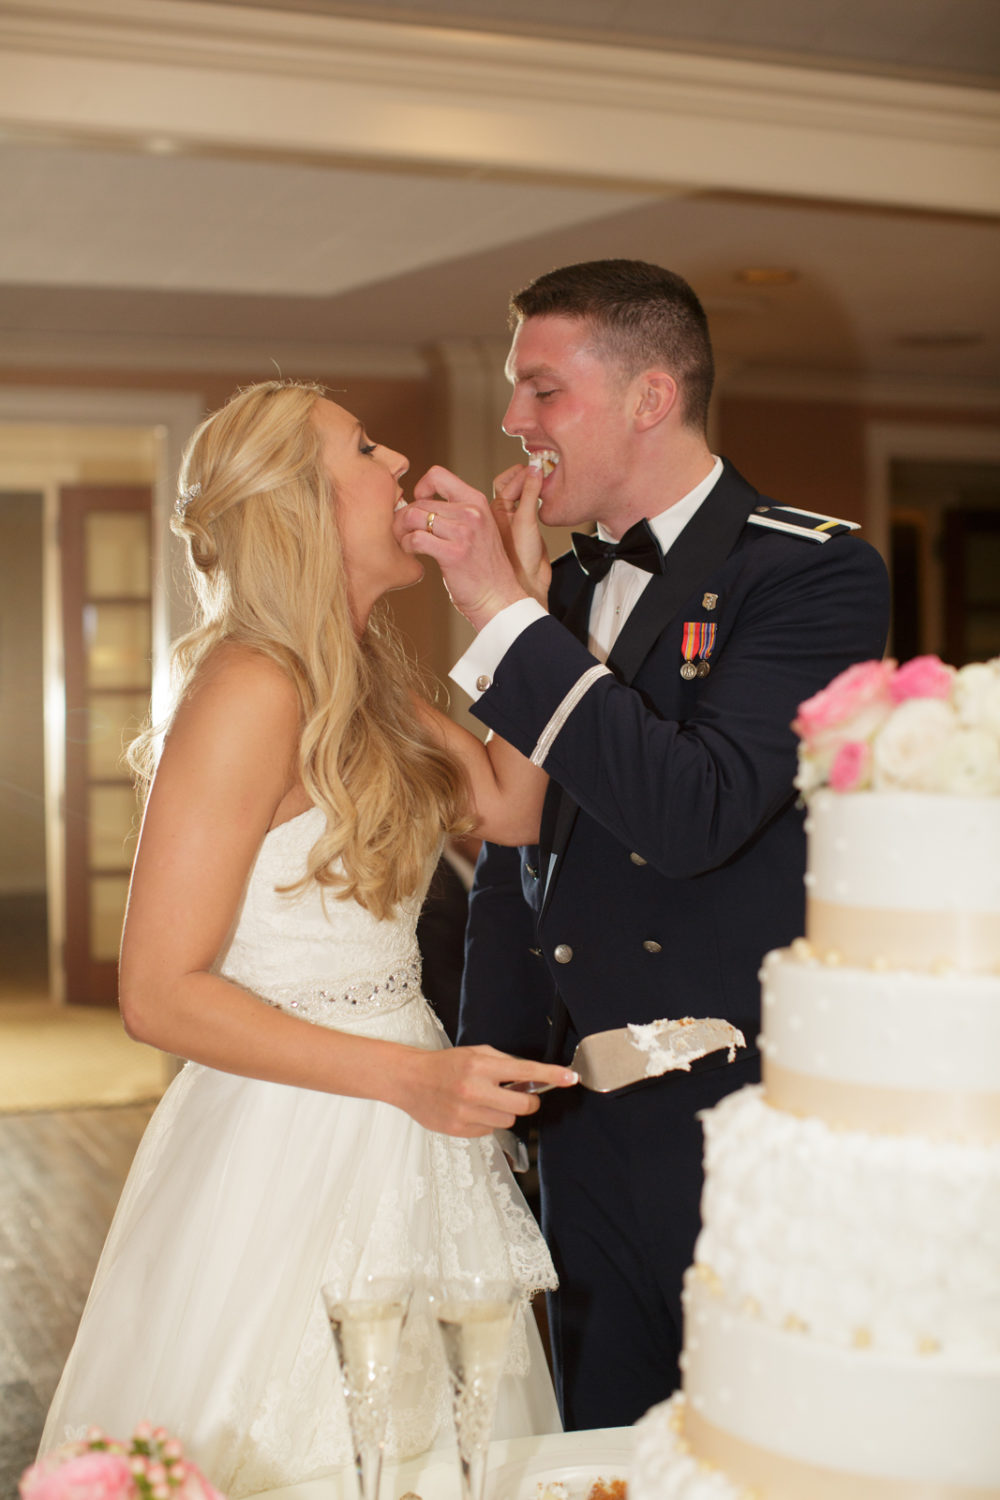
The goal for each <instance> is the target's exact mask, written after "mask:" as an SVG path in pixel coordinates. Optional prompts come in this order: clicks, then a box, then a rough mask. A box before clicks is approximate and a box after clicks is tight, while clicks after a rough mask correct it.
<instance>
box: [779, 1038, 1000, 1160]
mask: <svg viewBox="0 0 1000 1500" xmlns="http://www.w3.org/2000/svg"><path fill="white" fill-rule="evenodd" d="M763 1080H764V1089H765V1096H766V1098H767V1102H768V1104H770V1105H772V1106H773V1107H774V1108H775V1109H781V1110H784V1111H785V1112H786V1113H787V1114H792V1115H799V1116H801V1117H808V1116H811V1117H813V1118H815V1119H820V1120H825V1121H826V1123H827V1124H828V1125H832V1126H833V1127H834V1128H835V1129H842V1130H870V1131H874V1132H876V1133H877V1134H879V1135H920V1136H924V1137H929V1138H931V1139H932V1140H963V1141H970V1140H974V1141H979V1142H984V1143H985V1142H987V1141H1000V1093H986V1092H981V1093H971V1092H970V1093H962V1092H961V1091H960V1090H958V1089H894V1088H885V1087H882V1086H880V1085H877V1084H868V1083H843V1082H841V1081H840V1080H839V1079H832V1078H818V1077H816V1075H815V1074H809V1073H800V1072H798V1071H797V1070H795V1069H793V1068H784V1067H782V1066H781V1064H780V1063H773V1062H770V1061H768V1059H767V1058H766V1057H765V1058H764V1061H763Z"/></svg>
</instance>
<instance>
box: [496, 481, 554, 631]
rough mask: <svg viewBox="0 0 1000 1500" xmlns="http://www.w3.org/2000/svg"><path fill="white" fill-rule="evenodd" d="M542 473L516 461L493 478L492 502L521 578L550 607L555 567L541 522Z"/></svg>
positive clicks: (525, 586) (513, 565) (509, 551)
mask: <svg viewBox="0 0 1000 1500" xmlns="http://www.w3.org/2000/svg"><path fill="white" fill-rule="evenodd" d="M541 490H542V476H541V474H540V473H539V472H538V470H537V469H532V468H530V467H529V466H528V465H527V464H512V465H511V467H510V468H509V469H504V471H503V473H502V474H498V475H497V477H496V478H495V479H494V481H493V503H492V505H491V506H490V509H491V511H492V512H493V517H494V519H495V521H496V524H497V530H498V531H499V533H500V535H501V537H502V539H503V544H504V550H505V551H506V553H507V556H508V558H509V559H510V563H511V566H512V567H513V569H514V572H515V573H516V574H517V579H518V582H519V583H520V584H521V586H522V588H525V589H526V590H527V591H528V593H529V594H531V595H532V596H533V597H534V598H535V599H537V600H538V602H539V604H541V605H543V606H544V607H545V608H546V609H547V608H548V598H549V582H550V580H551V578H552V568H551V566H550V564H549V554H548V549H547V548H546V546H545V539H544V537H543V536H542V532H541V528H540V526H539V524H538V497H539V495H540V494H541Z"/></svg>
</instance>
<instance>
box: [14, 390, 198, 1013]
mask: <svg viewBox="0 0 1000 1500" xmlns="http://www.w3.org/2000/svg"><path fill="white" fill-rule="evenodd" d="M204 414H205V400H204V397H203V396H202V395H201V394H200V393H199V392H198V391H196V390H191V391H183V392H179V391H156V390H148V391H127V390H117V389H110V390H86V389H80V390H75V389H71V388H44V387H31V386H9V387H0V428H2V427H3V425H4V424H5V423H8V424H14V423H16V424H19V425H20V424H34V423H38V424H43V425H45V426H49V427H63V426H66V427H89V426H92V427H143V428H147V429H150V430H152V431H153V432H155V433H156V436H157V457H156V477H155V480H154V484H153V528H152V537H153V558H152V565H153V595H152V654H153V664H152V665H153V673H152V681H153V712H154V716H162V714H163V713H164V711H165V709H166V703H167V692H168V688H169V665H170V642H171V641H172V640H173V639H175V638H176V636H177V635H179V634H180V633H181V632H182V631H183V630H184V629H186V628H187V624H188V621H189V617H190V605H189V601H188V600H187V598H186V597H185V595H184V593H183V591H182V589H181V587H180V584H179V578H178V574H177V570H176V569H175V568H174V567H173V566H172V559H171V551H170V544H171V542H172V536H171V532H170V526H169V523H170V515H171V511H172V508H173V500H174V487H175V483H176V476H177V472H178V470H179V468H180V463H181V457H182V455H183V451H184V445H185V443H186V442H187V440H188V438H189V437H190V435H191V433H192V431H193V430H194V428H195V426H196V425H197V424H198V422H199V421H200V420H201V418H202V417H203V416H204ZM78 477H79V476H78V475H77V474H75V473H73V474H67V473H64V472H61V471H59V470H58V467H57V464H56V463H55V462H53V463H52V464H51V465H46V464H43V463H39V464H33V465H25V464H14V463H10V462H5V461H4V460H3V458H2V457H0V487H2V488H4V489H25V490H32V491H34V492H35V493H38V494H41V495H42V516H43V538H44V541H43V548H44V555H43V569H42V649H43V657H44V667H43V672H44V689H43V691H44V703H45V710H44V712H45V853H46V896H47V902H48V928H49V986H50V993H51V995H52V997H53V999H54V1000H55V1001H56V1003H57V1004H60V1005H61V1004H63V1003H64V1002H65V997H66V987H65V973H64V968H63V945H64V942H65V936H66V911H65V901H64V896H63V891H64V879H65V868H66V864H65V848H66V835H65V823H64V817H63V794H64V788H65V748H64V735H65V705H66V692H65V681H64V675H63V661H62V608H61V589H62V577H61V572H62V569H61V563H62V558H61V551H60V547H59V535H58V530H59V524H58V523H59V487H60V484H61V483H64V482H67V481H74V480H76V479H78Z"/></svg>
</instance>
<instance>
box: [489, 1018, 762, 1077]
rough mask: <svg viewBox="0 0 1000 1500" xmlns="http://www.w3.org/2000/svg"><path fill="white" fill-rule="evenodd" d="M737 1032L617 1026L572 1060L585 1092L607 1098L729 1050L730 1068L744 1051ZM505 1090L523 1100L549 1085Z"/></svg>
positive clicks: (713, 1021)
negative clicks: (627, 1088)
mask: <svg viewBox="0 0 1000 1500" xmlns="http://www.w3.org/2000/svg"><path fill="white" fill-rule="evenodd" d="M745 1046H746V1040H745V1038H744V1036H743V1033H742V1032H741V1031H738V1030H737V1028H736V1027H735V1026H731V1025H730V1024H729V1022H728V1021H721V1020H719V1019H718V1018H717V1017H715V1016H704V1017H702V1018H701V1019H700V1020H695V1019H694V1017H692V1016H684V1017H683V1018H682V1019H681V1020H679V1021H651V1022H649V1023H648V1024H647V1025H633V1026H619V1027H615V1028H614V1029H613V1030H611V1031H594V1032H591V1034H590V1036H585V1037H584V1038H583V1040H582V1041H581V1042H580V1043H579V1045H578V1046H577V1049H576V1051H575V1052H574V1053H573V1056H572V1057H571V1058H570V1061H569V1066H570V1067H571V1068H572V1069H573V1070H574V1072H576V1073H579V1075H580V1082H581V1083H582V1084H583V1086H584V1088H585V1089H593V1090H594V1091H595V1092H596V1093H598V1094H609V1093H611V1092H612V1090H614V1089H623V1088H626V1087H628V1085H629V1084H632V1083H641V1082H642V1080H643V1079H644V1078H659V1077H660V1076H661V1075H662V1074H664V1073H672V1072H676V1071H677V1070H678V1069H680V1070H682V1071H684V1072H686V1071H687V1070H688V1069H689V1068H690V1067H691V1064H692V1063H693V1062H696V1061H697V1059H698V1058H699V1057H707V1055H708V1054H709V1053H710V1052H718V1051H720V1050H721V1049H722V1048H727V1049H728V1051H729V1052H730V1054H731V1056H730V1059H729V1060H730V1062H732V1060H733V1057H734V1056H735V1053H736V1048H737V1047H745ZM504 1087H505V1088H510V1089H514V1090H515V1091H516V1092H518V1093H521V1094H545V1093H548V1091H549V1089H552V1088H555V1087H556V1085H555V1084H553V1083H508V1084H505V1085H504Z"/></svg>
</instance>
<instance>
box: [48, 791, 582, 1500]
mask: <svg viewBox="0 0 1000 1500" xmlns="http://www.w3.org/2000/svg"><path fill="white" fill-rule="evenodd" d="M322 828H323V814H322V813H321V812H320V811H319V810H318V809H316V808H313V809H311V810H310V811H308V812H305V813H303V814H302V815H301V816H300V817H297V818H293V819H292V820H291V821H290V822H288V823H284V824H282V825H281V826H280V827H278V828H275V829H273V830H272V831H271V832H270V833H269V834H268V835H267V836H266V838H265V839H264V841H263V844H262V846H261V849H260V852H259V855H258V857H257V860H256V863H255V865H254V868H253V871H252V873H251V875H250V878H249V880H248V883H247V887H246V891H245V894H244V899H243V903H242V907H241V910H240V914H239V919H238V922H237V923H236V926H235V930H234V933H233V936H232V938H231V940H230V942H229V944H228V947H227V949H226V951H225V953H224V955H223V956H222V958H221V959H220V961H219V963H218V965H217V967H218V970H219V972H220V973H222V974H224V975H225V976H226V977H227V978H229V979H232V980H233V981H234V982H235V983H237V984H240V985H242V986H243V987H245V988H246V989H248V990H251V991H253V992H254V993H255V994H256V995H258V996H260V997H261V998H262V999H264V1000H266V1001H268V1002H269V1003H270V1004H272V1005H275V1006H277V1007H279V1008H280V1009H282V1010H285V1011H288V1012H290V1013H291V1014H293V1015H297V1016H300V1017H302V1019H303V1020H304V1021H306V1022H308V1023H310V1024H312V1025H314V1026H325V1027H329V1028H332V1029H334V1030H338V1031H344V1032H353V1033H356V1034H359V1035H363V1036H371V1037H382V1038H386V1039H388V1040H391V1041H398V1042H404V1043H407V1044H409V1045H410V1046H415V1047H422V1048H439V1047H447V1046H449V1045H450V1043H449V1042H448V1039H447V1037H446V1035H445V1033H444V1029H443V1028H442V1026H441V1024H440V1022H439V1021H438V1020H437V1018H436V1017H435V1015H434V1013H433V1012H432V1010H431V1009H430V1007H429V1005H428V1004H427V1002H426V1000H425V999H424V998H423V996H422V995H421V992H420V958H419V952H418V949H417V943H416V937H415V928H416V920H417V916H418V914H419V910H420V905H421V901H422V898H423V892H419V893H417V894H416V895H414V896H413V897H412V898H411V899H410V900H408V901H407V902H406V903H405V904H404V905H403V906H402V907H401V908H399V910H398V911H397V912H396V914H395V915H394V916H393V918H392V919H391V920H386V921H378V920H377V919H375V918H374V917H372V916H371V914H370V913H368V912H366V911H365V910H363V908H361V907H360V906H358V905H357V904H356V903H355V902H352V901H338V900H336V898H335V897H333V896H331V895H330V894H329V893H328V894H327V895H326V896H325V897H324V895H323V893H322V892H321V890H320V888H319V887H318V886H317V885H316V884H315V882H312V883H311V884H310V885H309V887H308V888H307V889H306V891H305V892H304V893H301V894H297V895H287V894H281V893H279V891H278V890H277V889H276V887H277V886H281V885H285V884H288V883H289V882H291V881H294V880H296V879H297V878H298V877H299V876H300V875H301V874H302V873H303V871H304V869H305V859H306V854H307V851H308V850H309V848H310V847H311V845H312V844H313V843H314V842H315V840H316V838H317V837H318V836H319V834H320V832H321V831H322ZM428 873H429V872H428ZM472 1269H476V1270H481V1271H483V1272H485V1273H488V1274H490V1275H496V1276H508V1275H510V1276H513V1277H514V1279H515V1280H516V1281H517V1282H518V1283H519V1284H520V1285H521V1287H522V1288H523V1289H524V1292H525V1294H526V1295H527V1294H531V1293H533V1292H535V1291H536V1290H538V1289H540V1288H542V1287H549V1286H552V1285H553V1284H554V1282H555V1276H554V1272H553V1269H552V1264H551V1261H550V1259H549V1256H548V1252H547V1250H546V1248H545V1244H544V1241H543V1240H542V1238H541V1235H540V1233H539V1231H538V1228H537V1226H536V1224H535V1221H534V1218H533V1217H532V1215H531V1212H530V1210H529V1209H528V1207H527V1205H526V1204H525V1202H524V1200H523V1198H522V1196H521V1194H520V1192H519V1190H518V1188H517V1186H516V1184H515V1182H514V1180H513V1178H512V1176H511V1174H510V1172H509V1171H508V1168H507V1165H506V1161H505V1158H504V1156H503V1153H502V1151H501V1150H500V1148H499V1146H498V1145H497V1143H496V1141H495V1140H494V1139H493V1137H486V1138H485V1139H477V1140H464V1139H458V1138H456V1137H453V1136H447V1135H438V1134H435V1133H433V1132H431V1131H428V1130H425V1129H424V1128H423V1127H422V1126H421V1125H418V1124H417V1123H416V1122H415V1121H414V1120H412V1119H411V1118H410V1116H409V1115H407V1114H405V1113H404V1112H403V1111H402V1110H399V1109H396V1108H394V1107H393V1106H392V1105H389V1104H382V1103H377V1102H373V1101H371V1100H366V1099H350V1098H344V1097H342V1096H339V1095H334V1094H322V1093H316V1092H314V1091H312V1090H308V1089H299V1088H293V1087H290V1086H288V1085H285V1084H279V1083H264V1082H260V1081H258V1080H255V1079H250V1078H243V1077H239V1076H236V1075H234V1074H229V1073H221V1072H217V1071H216V1070H215V1069H212V1068H207V1067H203V1066H201V1065H200V1064H197V1063H192V1062H188V1063H186V1064H185V1065H184V1067H183V1068H182V1069H181V1071H180V1072H179V1074H178V1075H177V1077H176V1078H175V1079H174V1081H173V1082H172V1083H171V1085H170V1087H169V1088H168V1090H167V1092H166V1093H165V1095H164V1097H163V1099H162V1100H161V1102H160V1104H159V1106H158V1107H157V1109H156V1111H155V1113H154V1114H153V1117H152V1119H151V1120H150V1123H149V1126H148V1128H147V1130H146V1133H145V1135H144V1136H143V1139H142V1142H141V1144H140V1146H139V1150H138V1152H137V1154H136V1157H135V1161H134V1163H133V1166H132V1170H131V1172H130V1174H129V1177H128V1180H127V1182H126V1184H125V1187H124V1190H123V1192H122V1196H121V1200H120V1202H119V1205H118V1209H117V1212H116V1214H115V1218H114V1221H113V1223H112V1226H111V1229H110V1231H109V1234H108V1238H107V1242H106V1244H105V1247H104V1250H103V1253H102V1255H101V1259H100V1263H99V1265H98V1268H97V1272H96V1274H95V1277H94V1283H93V1286H92V1288H91V1292H90V1296H89V1299H88V1301H87V1305H86V1307H85V1309H84V1313H83V1317H82V1319H81V1323H80V1328H79V1332H78V1334H77V1338H76V1342H75V1344H74V1346H73V1349H72V1352H71V1354H70V1357H69V1360H68V1362H67V1364H66V1368H65V1370H64V1372H63V1376H62V1379H61V1381H60V1384H59V1387H58V1389H57V1391H56V1394H55V1397H54V1399H53V1402H52V1406H51V1409H50V1411H49V1415H48V1420H47V1423H46V1426H45V1432H44V1435H43V1439H42V1444H41V1449H40V1451H41V1452H42V1453H45V1452H47V1451H48V1450H49V1449H51V1448H53V1447H55V1446H56V1445H57V1444H59V1443H60V1442H63V1441H64V1440H65V1439H66V1438H67V1437H76V1436H80V1435H82V1433H83V1431H84V1430H85V1429H86V1428H87V1427H88V1426H90V1425H91V1424H96V1425H98V1426H100V1427H103V1428H104V1429H105V1431H107V1432H108V1433H110V1434H111V1435H112V1436H114V1437H119V1438H125V1437H128V1436H129V1435H130V1433H131V1432H132V1429H133V1428H134V1426H135V1424H136V1423H137V1422H138V1421H140V1420H143V1419H148V1420H149V1421H151V1422H152V1423H153V1424H154V1425H162V1426H164V1427H166V1428H167V1429H168V1430H169V1431H170V1432H171V1433H173V1434H174V1435H176V1436H177V1437H178V1438H179V1439H180V1440H181V1442H182V1443H183V1445H184V1447H185V1450H186V1452H187V1453H188V1454H189V1456H190V1457H191V1459H192V1460H193V1461H194V1462H196V1463H197V1464H198V1465H199V1466H200V1467H201V1468H202V1469H203V1471H204V1472H205V1473H206V1474H207V1475H208V1477H209V1478H210V1479H211V1480H212V1482H213V1483H214V1484H215V1485H216V1487H217V1488H218V1489H220V1490H221V1491H222V1492H223V1494H225V1495H227V1496H229V1497H232V1500H237V1497H240V1496H245V1495H250V1494H253V1493H255V1492H257V1491H259V1490H264V1489H268V1488H272V1487H275V1486H278V1485H281V1484H288V1483H291V1482H294V1481H297V1480H301V1479H305V1478H308V1477H310V1476H313V1475H316V1474H319V1473H322V1472H324V1471H326V1470H329V1469H331V1468H333V1467H336V1466H339V1465H341V1464H347V1463H350V1462H351V1461H352V1457H353V1453H352V1448H351V1441H350V1435H349V1430H348V1426H347V1416H346V1408H345V1404H344V1399H343V1396H342V1394H341V1390H340V1385H339V1375H338V1370H337V1365H336V1360H335V1356H334V1353H333V1345H332V1339H331V1335H330V1330H329V1326H328V1324H327V1321H326V1317H325V1314H324V1309H323V1306H322V1299H321V1296H320V1287H321V1286H322V1284H323V1283H324V1282H325V1281H327V1280H332V1279H334V1278H337V1277H343V1276H345V1275H353V1274H357V1273H365V1272H372V1273H377V1274H393V1275H395V1274H399V1273H402V1274H406V1275H412V1276H414V1277H416V1278H422V1277H425V1276H435V1275H440V1274H453V1273H455V1272H458V1271H462V1270H472ZM559 1430H560V1427H559V1417H558V1412H557V1408H556V1405H555V1399H554V1396H553V1392H552V1387H551V1383H550V1381H549V1376H548V1372H547V1368H546V1364H545V1359H544V1355H543V1352H542V1347H541V1342H540V1340H539V1338H538V1333H537V1329H536V1327H535V1324H534V1319H533V1317H532V1315H531V1312H530V1309H529V1308H527V1306H525V1307H524V1309H523V1310H522V1312H521V1314H520V1315H519V1317H518V1318H517V1320H516V1321H515V1329H514V1333H513V1336H512V1339H511V1345H510V1351H509V1355H508V1360H507V1368H506V1371H505V1375H504V1378H503V1383H502V1389H501V1395H500V1402H499V1406H498V1414H497V1425H496V1435H497V1436H504V1437H513V1436H520V1435H527V1434H530V1433H544V1432H556V1431H559ZM453 1441H454V1437H453V1429H452V1426H451V1418H450V1401H449V1395H448V1388H447V1378H446V1372H445V1367H444V1362H443V1357H442V1355H441V1351H440V1348H439V1339H438V1337H437V1333H436V1330H435V1329H434V1328H433V1326H432V1325H431V1324H430V1322H429V1320H428V1318H427V1316H426V1313H421V1312H420V1310H419V1308H417V1309H416V1310H415V1311H414V1313H413V1314H412V1315H411V1317H410V1319H409V1320H408V1322H407V1325H406V1329H405V1331H404V1336H403V1347H402V1351H401V1356H400V1361H399V1368H398V1371H397V1378H396V1384H395V1387H394V1398H393V1410H392V1414H391V1417H390V1422H389V1433H388V1447H387V1453H388V1455H389V1456H390V1458H404V1457H409V1456H413V1455H415V1454H417V1453H420V1452H424V1451H426V1450H427V1449H429V1448H431V1447H435V1446H445V1445H449V1444H451V1443H453Z"/></svg>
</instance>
